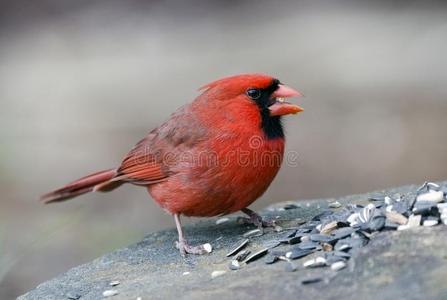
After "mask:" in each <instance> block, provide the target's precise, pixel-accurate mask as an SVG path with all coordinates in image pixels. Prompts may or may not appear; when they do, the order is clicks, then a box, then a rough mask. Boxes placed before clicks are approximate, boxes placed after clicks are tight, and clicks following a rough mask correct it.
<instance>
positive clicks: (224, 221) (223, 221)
mask: <svg viewBox="0 0 447 300" xmlns="http://www.w3.org/2000/svg"><path fill="white" fill-rule="evenodd" d="M229 220H230V219H229V218H220V219H217V220H216V225H219V224H223V223H226V222H228V221H229Z"/></svg>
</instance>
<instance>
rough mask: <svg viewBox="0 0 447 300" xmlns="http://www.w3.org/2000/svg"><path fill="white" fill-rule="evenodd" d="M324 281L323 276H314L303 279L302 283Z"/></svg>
mask: <svg viewBox="0 0 447 300" xmlns="http://www.w3.org/2000/svg"><path fill="white" fill-rule="evenodd" d="M320 281H323V278H321V277H312V278H307V279H303V280H302V281H301V283H302V284H312V283H317V282H320Z"/></svg>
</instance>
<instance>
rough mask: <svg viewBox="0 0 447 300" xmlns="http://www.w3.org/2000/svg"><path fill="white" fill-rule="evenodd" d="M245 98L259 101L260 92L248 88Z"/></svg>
mask: <svg viewBox="0 0 447 300" xmlns="http://www.w3.org/2000/svg"><path fill="white" fill-rule="evenodd" d="M247 96H248V97H250V98H251V99H253V100H256V99H259V97H261V91H260V90H259V89H255V88H250V89H248V90H247Z"/></svg>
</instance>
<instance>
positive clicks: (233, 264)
mask: <svg viewBox="0 0 447 300" xmlns="http://www.w3.org/2000/svg"><path fill="white" fill-rule="evenodd" d="M229 267H230V270H233V271H234V270H239V269H240V268H241V264H240V263H239V261H238V260H236V259H233V260H232V261H231V262H230V265H229Z"/></svg>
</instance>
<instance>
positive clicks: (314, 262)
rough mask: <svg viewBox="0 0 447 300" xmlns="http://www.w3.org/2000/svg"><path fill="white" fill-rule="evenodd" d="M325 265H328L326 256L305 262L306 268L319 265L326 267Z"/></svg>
mask: <svg viewBox="0 0 447 300" xmlns="http://www.w3.org/2000/svg"><path fill="white" fill-rule="evenodd" d="M325 265H326V258H324V257H321V256H319V257H317V258H314V259H310V260H308V261H305V262H304V263H303V267H305V268H318V267H324V266H325Z"/></svg>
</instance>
